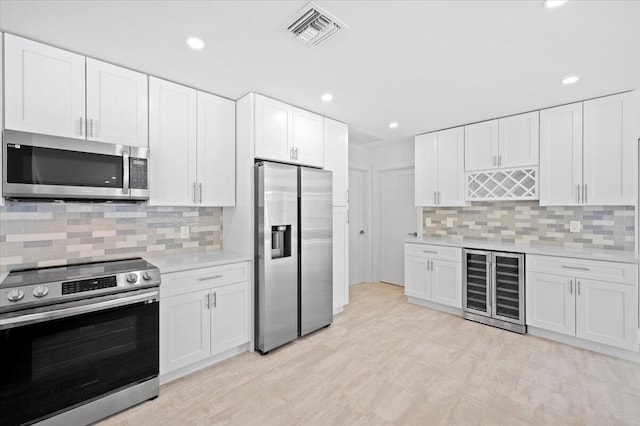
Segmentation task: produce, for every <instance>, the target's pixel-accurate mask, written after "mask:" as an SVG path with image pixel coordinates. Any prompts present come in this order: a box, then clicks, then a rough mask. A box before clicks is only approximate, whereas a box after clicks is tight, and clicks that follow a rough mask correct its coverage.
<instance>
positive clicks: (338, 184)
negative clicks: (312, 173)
mask: <svg viewBox="0 0 640 426" xmlns="http://www.w3.org/2000/svg"><path fill="white" fill-rule="evenodd" d="M348 159H349V126H347V125H346V124H343V123H340V122H338V121H334V120H331V119H328V118H324V168H325V170H330V171H331V172H333V205H334V206H344V207H346V206H347V198H348V197H347V191H348V189H349V160H348Z"/></svg>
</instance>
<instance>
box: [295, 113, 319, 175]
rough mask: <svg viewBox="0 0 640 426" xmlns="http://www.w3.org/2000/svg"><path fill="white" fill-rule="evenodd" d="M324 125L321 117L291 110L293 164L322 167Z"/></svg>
mask: <svg viewBox="0 0 640 426" xmlns="http://www.w3.org/2000/svg"><path fill="white" fill-rule="evenodd" d="M323 133H324V124H323V121H322V116H321V115H318V114H314V113H312V112H309V111H305V110H302V109H299V108H294V109H293V146H294V149H295V153H294V154H295V162H296V163H299V164H306V165H309V166H316V167H322V166H323V165H324V141H323V139H324V137H323Z"/></svg>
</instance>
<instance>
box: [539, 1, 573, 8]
mask: <svg viewBox="0 0 640 426" xmlns="http://www.w3.org/2000/svg"><path fill="white" fill-rule="evenodd" d="M567 1H568V0H544V1H543V2H542V7H544V8H545V9H555V8H556V7H560V6H562V5H563V4H565V3H566V2H567Z"/></svg>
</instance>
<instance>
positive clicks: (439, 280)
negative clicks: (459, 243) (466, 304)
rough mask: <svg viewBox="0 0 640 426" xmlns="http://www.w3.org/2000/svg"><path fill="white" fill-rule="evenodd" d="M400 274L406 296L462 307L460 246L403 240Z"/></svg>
mask: <svg viewBox="0 0 640 426" xmlns="http://www.w3.org/2000/svg"><path fill="white" fill-rule="evenodd" d="M404 274H405V283H404V292H405V294H406V295H407V296H409V297H415V298H417V299H422V300H428V301H431V302H435V303H439V304H442V305H447V306H452V307H454V308H462V249H460V248H454V247H441V246H429V245H424V244H410V243H407V244H405V257H404Z"/></svg>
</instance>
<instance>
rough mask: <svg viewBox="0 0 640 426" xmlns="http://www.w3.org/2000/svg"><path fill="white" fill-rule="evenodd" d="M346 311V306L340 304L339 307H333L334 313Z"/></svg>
mask: <svg viewBox="0 0 640 426" xmlns="http://www.w3.org/2000/svg"><path fill="white" fill-rule="evenodd" d="M343 312H344V306H338V307H337V308H333V315H338V314H341V313H343Z"/></svg>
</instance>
